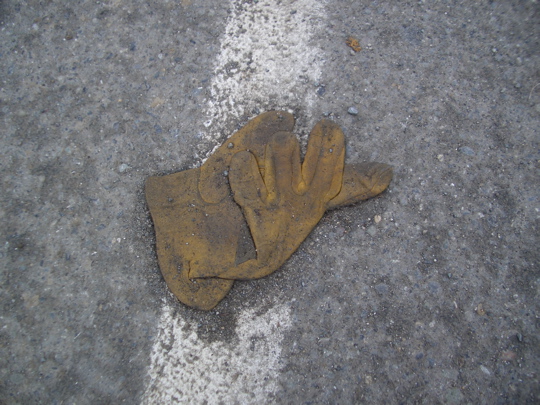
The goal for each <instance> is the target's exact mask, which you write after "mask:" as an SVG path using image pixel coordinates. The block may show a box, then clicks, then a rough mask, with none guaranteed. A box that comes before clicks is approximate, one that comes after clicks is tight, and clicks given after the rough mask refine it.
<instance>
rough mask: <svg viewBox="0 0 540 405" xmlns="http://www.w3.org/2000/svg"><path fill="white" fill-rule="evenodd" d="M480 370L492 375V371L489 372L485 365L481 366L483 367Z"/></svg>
mask: <svg viewBox="0 0 540 405" xmlns="http://www.w3.org/2000/svg"><path fill="white" fill-rule="evenodd" d="M480 370H482V372H483V373H484V374H487V375H491V371H489V368H487V367H486V366H484V365H481V366H480Z"/></svg>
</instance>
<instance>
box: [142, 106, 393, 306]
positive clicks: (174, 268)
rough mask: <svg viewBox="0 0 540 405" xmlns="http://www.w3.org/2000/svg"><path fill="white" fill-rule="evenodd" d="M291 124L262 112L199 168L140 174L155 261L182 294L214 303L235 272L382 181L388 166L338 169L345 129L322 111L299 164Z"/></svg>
mask: <svg viewBox="0 0 540 405" xmlns="http://www.w3.org/2000/svg"><path fill="white" fill-rule="evenodd" d="M293 126H294V118H293V117H292V115H291V114H289V113H286V112H275V111H273V112H268V113H265V114H261V115H259V116H258V117H256V118H254V119H253V120H251V121H250V122H249V123H248V124H247V125H246V126H244V127H243V128H242V129H240V130H239V131H238V132H236V133H235V134H234V135H233V136H232V137H231V138H229V139H228V140H227V141H226V142H225V143H224V144H223V145H222V146H221V147H220V148H219V149H218V150H217V151H216V153H215V154H214V155H212V156H211V157H210V158H209V159H208V160H207V161H206V162H205V163H204V165H203V166H201V167H200V168H197V169H191V170H186V171H183V172H179V173H175V174H171V175H167V176H162V177H150V178H149V179H148V180H147V182H146V199H147V202H148V206H149V208H150V212H151V215H152V219H153V221H154V227H155V230H156V248H157V254H158V260H159V265H160V269H161V271H162V273H163V276H164V278H165V281H166V282H167V285H168V286H169V288H170V289H171V291H172V292H173V293H174V294H175V295H176V297H177V298H178V299H179V300H180V301H181V302H183V303H185V304H186V305H189V306H192V307H195V308H198V309H205V310H209V309H212V308H213V307H214V306H215V305H217V303H219V301H221V299H222V298H223V297H224V296H225V295H226V294H227V292H228V291H229V289H230V288H231V287H232V284H233V282H234V280H235V279H254V278H260V277H264V276H265V275H268V274H270V273H272V272H273V271H275V270H277V269H278V268H279V267H280V266H281V265H282V264H283V263H284V262H285V261H286V260H287V259H288V258H289V257H290V256H291V254H292V253H293V252H294V251H295V250H296V249H297V248H298V246H299V245H300V244H301V243H302V241H303V240H304V239H305V238H306V236H307V235H308V234H309V232H310V231H311V230H312V229H313V227H315V225H316V224H317V223H318V221H319V220H320V219H321V217H322V215H323V214H324V211H325V210H326V209H331V208H336V207H338V206H340V205H344V204H351V203H354V202H356V201H360V200H364V199H367V198H370V197H373V196H374V195H377V194H379V193H380V192H382V191H383V190H384V189H385V188H386V187H387V186H388V184H389V183H390V180H391V178H392V170H391V167H390V166H388V165H384V164H380V163H367V164H362V165H356V166H355V165H351V166H346V167H345V169H344V163H343V161H344V137H343V133H342V132H341V130H340V129H339V127H338V126H337V125H336V124H335V123H333V122H332V121H328V120H323V121H321V122H319V123H318V124H317V125H316V126H315V128H314V129H313V131H312V133H311V134H310V138H309V142H308V148H307V153H306V157H305V159H304V163H303V164H300V152H299V150H300V148H299V144H298V141H297V140H296V138H295V136H294V135H293V134H292V133H291V132H290V131H291V130H292V128H293ZM229 181H230V185H229ZM231 191H232V193H231Z"/></svg>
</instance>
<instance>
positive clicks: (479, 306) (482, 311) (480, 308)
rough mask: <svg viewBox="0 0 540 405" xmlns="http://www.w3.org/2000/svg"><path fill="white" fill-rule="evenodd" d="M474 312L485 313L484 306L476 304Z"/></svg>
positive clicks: (481, 314)
mask: <svg viewBox="0 0 540 405" xmlns="http://www.w3.org/2000/svg"><path fill="white" fill-rule="evenodd" d="M476 313H477V314H478V315H480V316H483V315H485V314H486V311H485V310H484V306H483V305H482V304H478V306H477V307H476Z"/></svg>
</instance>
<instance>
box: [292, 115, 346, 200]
mask: <svg viewBox="0 0 540 405" xmlns="http://www.w3.org/2000/svg"><path fill="white" fill-rule="evenodd" d="M344 162H345V136H344V135H343V131H341V128H340V127H339V126H338V125H337V124H336V123H334V122H332V121H330V120H321V121H319V122H318V123H317V125H315V127H314V128H313V130H312V131H311V133H310V135H309V141H308V146H307V153H306V157H305V159H304V163H303V164H302V178H303V179H304V183H305V184H306V187H307V188H308V189H309V192H310V193H312V194H313V195H314V196H315V198H323V199H325V200H326V201H328V200H330V199H332V198H333V197H335V196H336V195H337V194H338V193H339V191H340V190H341V184H342V180H343V167H344Z"/></svg>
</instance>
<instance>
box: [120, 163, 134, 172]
mask: <svg viewBox="0 0 540 405" xmlns="http://www.w3.org/2000/svg"><path fill="white" fill-rule="evenodd" d="M129 169H131V166H129V165H127V164H125V163H122V164H121V165H120V166H118V171H119V172H120V173H124V172H127V171H128V170H129Z"/></svg>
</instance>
